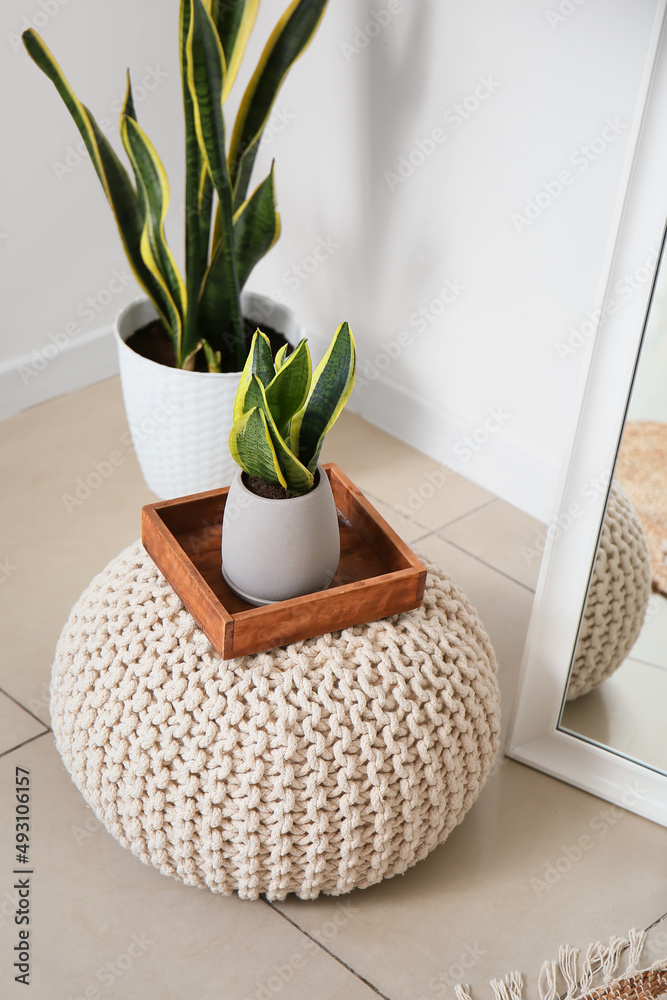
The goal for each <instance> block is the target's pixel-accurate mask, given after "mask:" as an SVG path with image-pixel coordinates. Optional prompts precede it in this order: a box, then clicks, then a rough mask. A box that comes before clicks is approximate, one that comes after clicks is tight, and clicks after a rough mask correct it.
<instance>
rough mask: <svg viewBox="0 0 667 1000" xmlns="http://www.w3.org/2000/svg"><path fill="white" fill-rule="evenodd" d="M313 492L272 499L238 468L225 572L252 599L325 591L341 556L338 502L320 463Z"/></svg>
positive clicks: (227, 524) (225, 539) (225, 535)
mask: <svg viewBox="0 0 667 1000" xmlns="http://www.w3.org/2000/svg"><path fill="white" fill-rule="evenodd" d="M318 472H319V480H318V483H317V485H316V486H315V488H314V489H312V490H311V491H310V493H306V495H305V496H302V497H292V498H290V499H289V500H269V499H267V498H266V497H260V496H257V495H256V494H255V493H251V492H250V490H249V489H247V487H246V486H245V484H244V482H243V478H242V472H241V470H240V469H239V470H238V472H237V474H236V476H235V477H234V480H233V482H232V485H231V487H230V489H229V495H228V497H227V502H226V504H225V512H224V515H223V518H222V575H223V576H224V578H225V580H226V581H227V583H228V584H229V586H230V587H231V588H232V590H235V591H236V593H237V594H239V596H240V597H242V598H243V599H244V600H246V601H248V603H249V604H255V605H261V604H272V603H273V602H274V601H286V600H288V599H289V598H290V597H299V596H300V595H301V594H312V593H313V592H314V591H316V590H324V589H325V588H326V587H328V586H329V584H330V583H331V580H332V578H333V575H334V573H335V572H336V568H337V567H338V560H339V558H340V534H339V530H338V515H337V513H336V504H335V501H334V498H333V493H332V492H331V485H330V483H329V478H328V476H327V474H326V472H324V470H323V469H321V468H319V467H318Z"/></svg>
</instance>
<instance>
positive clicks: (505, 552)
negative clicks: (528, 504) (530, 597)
mask: <svg viewBox="0 0 667 1000" xmlns="http://www.w3.org/2000/svg"><path fill="white" fill-rule="evenodd" d="M545 530H546V525H544V524H542V523H541V521H536V520H535V519H534V518H532V517H530V516H529V515H528V514H524V513H523V511H520V510H518V509H517V508H516V507H512V506H511V504H508V503H505V501H504V500H495V501H494V502H493V503H490V504H488V505H487V506H485V507H482V508H481V510H476V511H473V512H472V514H468V515H467V516H466V517H463V518H460V519H459V520H458V521H456V523H455V524H451V525H449V526H448V527H446V528H442V529H441V530H440V531H439V532H438V534H439V535H441V536H442V537H443V538H446V539H447V541H449V542H453V543H454V544H455V545H458V546H460V547H461V548H462V549H465V550H466V552H470V553H472V555H475V556H478V557H479V558H480V559H483V560H484V562H487V563H489V565H490V566H494V567H495V568H496V569H498V570H500V572H501V573H506V574H507V576H511V577H512V579H513V580H517V582H518V583H523V584H524V585H525V586H526V587H530V588H531V590H534V589H535V587H536V586H537V577H538V575H539V572H540V563H541V558H540V556H539V555H537V552H538V551H539V549H538V546H537V544H536V540H537V541H540V540H541V538H542V535H543V533H544V531H545Z"/></svg>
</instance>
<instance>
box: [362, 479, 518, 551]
mask: <svg viewBox="0 0 667 1000" xmlns="http://www.w3.org/2000/svg"><path fill="white" fill-rule="evenodd" d="M362 492H363V493H365V494H366V496H367V497H368V499H369V500H374V501H375V502H376V503H383V504H384V505H385V506H386V507H391V509H392V510H393V511H394V513H395V514H399V515H400V517H403V518H405V520H406V521H409V522H410V523H411V524H414V525H415V526H416V527H417V528H423V529H424V534H423V535H420V536H419V538H415V541H416V542H418V541H420V539H422V538H426V537H427V536H428V535H432V534H434V533H435V532H436V531H442V529H443V528H449V527H451V525H452V524H456V523H457V522H458V521H462V520H463V519H464V518H466V517H470V515H471V514H477V513H478V511H480V510H484V508H485V507H490V506H491V504H492V503H498V501H499V500H500V497H492V498H491V499H490V500H485V501H484V503H482V504H480V505H479V507H471V509H470V510H467V511H466V512H465V514H459V516H458V517H455V518H454V519H453V520H452V521H445V522H444V523H443V524H439V525H438V526H437V527H435V528H429V527H428V526H427V525H426V524H420V522H419V521H415V520H413V519H412V518H410V517H406V516H405V514H404V513H403V511H402V510H399V509H398V507H397V506H396V504H393V503H391V502H390V501H389V500H383V499H382V497H378V496H376V495H375V494H374V493H368V492H367V491H366V490H362ZM403 510H405V508H403ZM408 544H412V543H411V542H410V543H408Z"/></svg>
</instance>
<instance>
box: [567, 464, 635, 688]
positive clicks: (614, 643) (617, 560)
mask: <svg viewBox="0 0 667 1000" xmlns="http://www.w3.org/2000/svg"><path fill="white" fill-rule="evenodd" d="M650 594H651V559H650V555H649V550H648V544H647V541H646V537H645V535H644V531H643V529H642V526H641V522H640V520H639V518H638V517H637V513H636V511H635V509H634V507H633V506H632V504H631V503H630V501H629V500H628V498H627V496H626V495H625V493H624V492H623V488H622V487H621V484H620V483H619V482H618V480H617V479H614V480H613V481H612V484H611V490H610V493H609V503H608V505H607V511H606V513H605V516H604V522H603V525H602V536H601V538H600V546H599V548H598V553H597V556H596V557H595V565H594V567H593V578H592V580H591V585H590V589H589V591H588V597H587V599H586V607H585V610H584V617H583V622H582V626H581V632H580V635H579V641H578V642H577V650H576V654H575V657H574V663H573V664H572V673H571V675H570V682H569V685H568V689H567V700H568V701H572V700H573V699H574V698H579V697H580V696H581V695H582V694H588V692H589V691H592V690H593V688H594V687H597V685H598V684H600V683H601V682H602V681H603V680H605V679H606V678H607V677H610V676H611V674H613V673H614V671H615V670H618V668H619V667H620V666H621V664H622V663H623V661H624V660H625V658H626V656H627V655H628V653H629V652H630V650H631V649H632V647H633V646H634V644H635V642H636V641H637V639H638V638H639V633H640V632H641V629H642V625H643V624H644V618H645V617H646V609H647V607H648V601H649V597H650Z"/></svg>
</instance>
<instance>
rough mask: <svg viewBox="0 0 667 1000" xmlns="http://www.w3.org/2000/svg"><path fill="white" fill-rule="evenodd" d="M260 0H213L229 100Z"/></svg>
mask: <svg viewBox="0 0 667 1000" xmlns="http://www.w3.org/2000/svg"><path fill="white" fill-rule="evenodd" d="M258 10H259V0H211V7H210V14H211V19H212V21H213V23H214V24H215V27H216V30H217V32H218V38H219V39H220V44H221V45H222V51H223V52H224V54H225V63H226V67H227V71H226V73H225V84H224V87H223V90H222V100H223V103H224V101H226V100H227V97H228V95H229V91H230V90H231V89H232V86H233V84H234V80H235V79H236V74H237V73H238V70H239V66H240V65H241V61H242V60H243V55H244V53H245V50H246V46H247V44H248V39H249V38H250V34H251V32H252V29H253V27H254V25H255V21H256V20H257V12H258Z"/></svg>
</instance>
